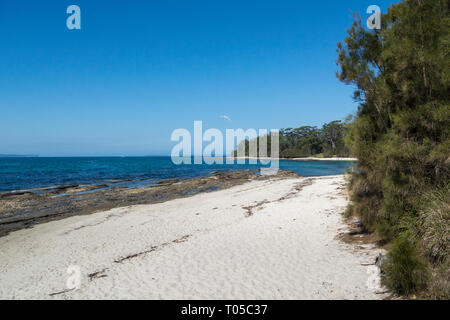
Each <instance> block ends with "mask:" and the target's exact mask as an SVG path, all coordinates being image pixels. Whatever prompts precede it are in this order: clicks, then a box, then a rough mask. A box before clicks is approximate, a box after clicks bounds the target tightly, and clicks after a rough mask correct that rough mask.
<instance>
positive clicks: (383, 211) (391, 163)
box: [337, 0, 450, 287]
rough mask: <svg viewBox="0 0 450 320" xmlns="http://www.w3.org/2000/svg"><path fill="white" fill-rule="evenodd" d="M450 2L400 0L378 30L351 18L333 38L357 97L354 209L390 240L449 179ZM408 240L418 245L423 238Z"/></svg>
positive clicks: (350, 141) (352, 134)
mask: <svg viewBox="0 0 450 320" xmlns="http://www.w3.org/2000/svg"><path fill="white" fill-rule="evenodd" d="M449 6H450V1H448V0H404V1H402V2H401V3H399V4H396V5H392V7H391V8H390V9H389V11H388V13H387V14H385V15H383V17H382V29H381V30H375V31H367V30H365V29H364V28H363V26H362V24H361V21H360V20H358V19H356V20H355V22H354V23H353V25H352V27H351V28H350V30H348V37H347V38H346V39H345V41H344V43H339V44H338V60H337V64H338V65H339V66H340V71H339V72H338V74H337V76H338V78H339V79H340V80H341V81H342V82H344V83H346V84H349V85H353V86H355V87H356V90H355V92H354V99H355V100H356V101H359V102H360V105H359V108H358V112H357V115H356V117H355V120H354V122H353V123H351V124H350V125H349V132H348V134H347V136H346V138H345V140H346V143H347V145H348V147H349V148H350V151H351V152H352V154H353V155H354V156H356V157H357V158H358V159H359V163H358V167H357V169H358V170H357V171H356V172H355V173H353V176H352V180H351V190H352V200H353V203H352V206H351V210H353V212H354V213H355V214H358V215H360V216H361V219H362V221H363V223H364V224H365V225H366V227H367V228H369V229H370V230H372V231H378V232H379V233H380V234H382V235H383V236H385V237H386V238H388V239H393V238H396V237H398V236H399V235H402V234H408V232H410V229H411V226H412V225H415V221H416V220H417V219H418V217H419V216H420V212H423V210H425V211H427V212H429V211H430V210H427V209H426V208H424V206H425V203H426V201H425V198H424V196H425V195H426V194H429V193H433V192H442V190H446V188H447V184H448V182H449V181H450V139H449V133H450V103H449V96H450V95H449V93H450V90H449V89H450V88H449V83H450V79H449V70H450V56H449V54H450V36H449V30H450V17H449ZM446 208H448V206H446ZM410 241H415V242H416V244H418V246H417V248H419V249H420V247H421V246H420V244H421V239H415V240H414V239H411V240H410ZM446 247H447V248H448V242H447V243H446ZM394 287H395V286H394Z"/></svg>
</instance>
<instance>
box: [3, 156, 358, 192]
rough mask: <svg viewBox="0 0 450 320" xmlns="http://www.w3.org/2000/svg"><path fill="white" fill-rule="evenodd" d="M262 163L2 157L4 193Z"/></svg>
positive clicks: (310, 166)
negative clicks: (178, 163) (191, 163)
mask: <svg viewBox="0 0 450 320" xmlns="http://www.w3.org/2000/svg"><path fill="white" fill-rule="evenodd" d="M352 164H353V162H350V161H287V160H282V161H280V169H284V170H291V171H294V172H296V173H298V174H299V175H302V176H305V177H311V176H327V175H336V174H342V173H344V172H345V170H346V169H347V168H348V167H349V166H351V165H352ZM261 167H262V166H261V165H251V164H248V163H246V164H233V165H226V164H223V165H217V164H216V165H207V164H202V165H175V164H173V163H172V160H171V158H170V157H79V158H78V157H71V158H41V157H35V158H0V192H7V191H16V190H32V189H39V188H48V187H54V186H62V185H72V184H79V185H91V184H95V185H96V184H109V183H115V184H116V185H117V183H118V182H119V183H122V184H125V185H127V186H130V187H133V186H134V187H136V186H137V187H139V186H144V185H148V184H153V183H155V182H157V181H158V180H162V179H169V178H193V177H201V176H207V175H211V173H212V172H214V171H230V170H243V169H259V168H261Z"/></svg>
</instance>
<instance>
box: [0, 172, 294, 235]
mask: <svg viewBox="0 0 450 320" xmlns="http://www.w3.org/2000/svg"><path fill="white" fill-rule="evenodd" d="M258 172H259V171H258V170H243V171H231V172H214V173H213V175H212V176H207V177H201V178H192V179H183V180H182V179H167V180H161V181H158V182H157V183H156V184H154V185H150V186H146V187H137V188H129V187H126V186H123V185H120V184H118V186H117V187H114V186H112V187H108V186H107V185H95V186H78V185H70V186H58V187H52V188H43V189H42V192H39V193H35V192H30V191H23V192H18V193H4V194H1V195H0V237H2V236H5V235H7V234H9V233H10V232H12V231H16V230H20V229H24V228H31V227H33V226H34V225H36V224H40V223H46V222H49V221H54V220H60V219H63V218H67V217H71V216H76V215H88V214H92V213H95V212H100V211H106V210H110V209H112V208H117V207H127V206H132V205H140V204H152V203H159V202H165V201H169V200H172V199H176V198H182V197H188V196H193V195H195V194H198V193H201V192H211V191H216V190H222V189H227V188H230V187H233V186H236V185H239V184H243V183H245V182H248V181H252V180H266V179H268V178H269V177H268V176H262V175H259V174H258ZM277 177H279V178H280V179H282V178H287V177H298V175H297V174H296V173H294V172H291V171H280V172H279V173H278V175H277ZM271 178H273V177H271Z"/></svg>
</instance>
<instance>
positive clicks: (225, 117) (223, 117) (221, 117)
mask: <svg viewBox="0 0 450 320" xmlns="http://www.w3.org/2000/svg"><path fill="white" fill-rule="evenodd" d="M219 118H220V119H225V120H228V121H231V119H230V117H229V116H224V115H222V116H219Z"/></svg>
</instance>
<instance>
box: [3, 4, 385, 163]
mask: <svg viewBox="0 0 450 320" xmlns="http://www.w3.org/2000/svg"><path fill="white" fill-rule="evenodd" d="M391 3H392V1H379V0H377V1H373V0H370V1H365V0H348V1H345V0H343V1H331V0H330V1H300V0H297V1H242V0H241V1H234V0H231V1H230V0H228V1H217V0H209V1H188V0H184V1H172V0H164V1H142V0H128V1H118V0H116V1H95V0H89V1H82V0H72V1H46V0H41V1H21V0H14V1H13V0H2V1H1V2H0V39H1V43H2V44H1V50H0V114H1V116H0V153H14V154H39V155H42V156H69V155H168V154H170V150H171V148H172V147H173V145H174V143H173V142H171V141H170V135H171V132H172V131H173V130H174V129H176V128H187V129H190V130H192V128H193V121H194V120H202V121H203V123H204V127H205V128H219V129H222V130H224V129H225V128H244V129H247V128H267V129H271V128H286V127H298V126H302V125H316V126H321V125H322V124H323V123H325V122H329V121H332V120H336V119H343V118H345V117H346V116H347V115H349V114H351V113H353V112H354V111H355V110H356V105H355V103H353V101H352V99H351V94H352V88H351V87H347V86H345V85H344V84H342V83H340V82H339V81H338V80H337V79H336V77H335V72H336V70H337V66H336V65H335V60H336V43H337V42H338V41H342V40H343V39H344V38H345V36H346V29H347V28H349V27H350V25H351V22H352V12H358V13H360V15H361V16H362V17H364V18H365V17H367V15H366V14H365V11H366V9H367V7H368V6H369V5H371V4H377V5H379V6H380V7H381V9H382V11H383V12H385V11H386V10H387V8H388V7H389V6H390V4H391ZM71 4H76V5H78V6H79V7H80V8H81V24H82V26H81V27H82V28H81V30H68V29H67V27H66V19H67V17H68V14H66V8H67V7H68V6H69V5H71ZM220 115H227V116H229V117H230V118H231V119H232V121H231V122H230V121H227V120H224V119H220V118H219V116H220Z"/></svg>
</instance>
